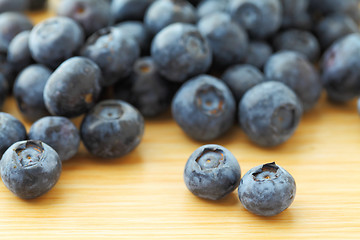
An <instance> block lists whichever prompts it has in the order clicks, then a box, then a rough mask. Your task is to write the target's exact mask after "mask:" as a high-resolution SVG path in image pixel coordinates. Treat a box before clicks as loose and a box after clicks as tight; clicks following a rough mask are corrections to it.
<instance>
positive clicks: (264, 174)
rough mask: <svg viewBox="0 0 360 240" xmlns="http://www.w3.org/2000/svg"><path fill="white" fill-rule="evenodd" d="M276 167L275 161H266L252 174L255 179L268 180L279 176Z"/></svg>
mask: <svg viewBox="0 0 360 240" xmlns="http://www.w3.org/2000/svg"><path fill="white" fill-rule="evenodd" d="M278 169H279V167H278V166H277V165H276V164H275V162H272V163H266V164H264V165H263V166H262V167H261V169H259V170H258V171H256V172H254V173H253V174H252V175H253V178H254V180H255V181H268V180H272V179H275V178H277V177H279V173H278Z"/></svg>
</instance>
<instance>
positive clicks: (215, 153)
mask: <svg viewBox="0 0 360 240" xmlns="http://www.w3.org/2000/svg"><path fill="white" fill-rule="evenodd" d="M225 160H226V158H225V154H224V152H223V151H222V150H221V149H218V148H205V149H204V150H203V151H202V152H201V153H200V154H199V156H198V157H197V158H196V159H195V161H196V162H197V164H198V165H199V166H200V169H201V170H211V169H213V168H218V167H219V166H220V165H222V164H224V163H225Z"/></svg>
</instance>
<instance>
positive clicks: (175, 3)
mask: <svg viewBox="0 0 360 240" xmlns="http://www.w3.org/2000/svg"><path fill="white" fill-rule="evenodd" d="M176 22H182V23H195V22H196V10H195V8H194V7H193V6H192V5H191V4H190V3H189V2H187V1H186V0H157V1H155V2H154V3H153V4H151V5H150V7H149V9H148V10H147V11H146V13H145V17H144V24H145V26H146V28H147V29H148V30H149V32H150V34H152V35H155V34H156V33H158V32H160V30H161V29H163V28H165V27H166V26H168V25H170V24H172V23H176Z"/></svg>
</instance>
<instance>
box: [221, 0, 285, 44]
mask: <svg viewBox="0 0 360 240" xmlns="http://www.w3.org/2000/svg"><path fill="white" fill-rule="evenodd" d="M228 10H229V12H230V14H231V16H232V18H233V19H234V20H235V21H236V22H238V23H239V24H240V25H241V26H243V27H244V28H245V29H246V30H247V31H248V33H249V34H250V36H252V37H254V38H261V39H262V38H267V37H269V36H271V35H272V34H273V33H275V32H276V31H277V30H278V29H279V28H280V26H281V21H282V6H281V3H280V1H279V0H232V1H230V2H229V6H228Z"/></svg>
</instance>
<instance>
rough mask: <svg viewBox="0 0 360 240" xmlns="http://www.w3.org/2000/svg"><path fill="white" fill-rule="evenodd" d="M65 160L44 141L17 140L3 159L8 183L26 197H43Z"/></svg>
mask: <svg viewBox="0 0 360 240" xmlns="http://www.w3.org/2000/svg"><path fill="white" fill-rule="evenodd" d="M61 169H62V165H61V161H60V158H59V155H58V154H57V153H56V151H55V150H54V149H52V148H51V147H50V146H48V145H47V144H45V143H42V142H40V141H33V140H28V141H20V142H17V143H14V144H13V145H12V146H11V147H10V148H9V149H8V150H7V151H6V152H5V153H4V155H3V157H2V159H1V161H0V171H1V179H2V181H3V182H4V184H5V186H6V187H7V188H8V189H9V190H10V191H11V192H12V193H14V194H15V195H16V196H18V197H19V198H22V199H33V198H37V197H40V196H41V195H43V194H45V193H47V192H48V191H49V190H50V189H52V188H53V187H54V186H55V184H56V183H57V181H58V180H59V178H60V174H61Z"/></svg>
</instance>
